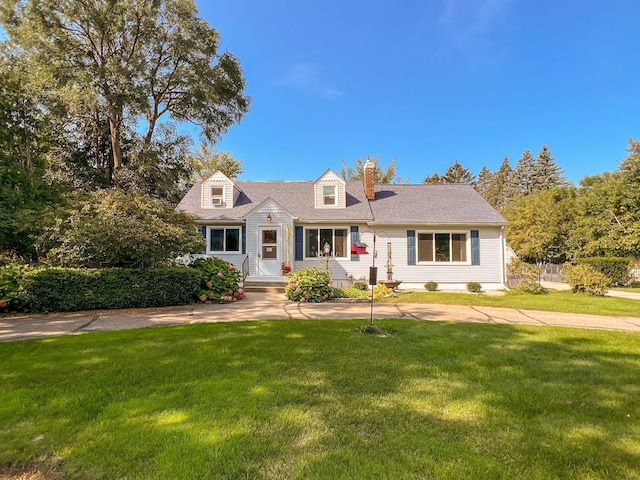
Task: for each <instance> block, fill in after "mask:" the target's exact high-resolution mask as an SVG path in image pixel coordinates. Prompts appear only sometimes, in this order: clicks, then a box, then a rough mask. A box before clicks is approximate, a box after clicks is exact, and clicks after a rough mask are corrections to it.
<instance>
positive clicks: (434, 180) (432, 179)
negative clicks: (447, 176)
mask: <svg viewBox="0 0 640 480" xmlns="http://www.w3.org/2000/svg"><path fill="white" fill-rule="evenodd" d="M422 183H426V184H427V185H437V184H439V183H444V179H443V177H441V176H440V174H439V173H438V172H433V175H427V176H426V177H424V179H423V180H422Z"/></svg>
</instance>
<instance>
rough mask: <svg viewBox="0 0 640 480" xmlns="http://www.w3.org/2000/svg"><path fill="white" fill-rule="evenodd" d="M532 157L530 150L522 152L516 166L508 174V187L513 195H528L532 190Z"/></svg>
mask: <svg viewBox="0 0 640 480" xmlns="http://www.w3.org/2000/svg"><path fill="white" fill-rule="evenodd" d="M534 163H535V161H534V159H533V155H532V154H531V150H525V151H524V152H522V156H521V157H520V159H519V160H518V162H517V163H516V167H515V168H514V169H513V172H512V173H511V175H510V179H509V188H510V189H511V190H512V191H513V193H514V194H515V195H530V194H532V193H533V192H534V189H533V175H534V173H533V172H534Z"/></svg>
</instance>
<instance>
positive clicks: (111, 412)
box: [0, 320, 640, 478]
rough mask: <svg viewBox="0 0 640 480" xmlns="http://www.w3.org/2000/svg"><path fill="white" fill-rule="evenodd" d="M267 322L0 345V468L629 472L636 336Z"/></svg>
mask: <svg viewBox="0 0 640 480" xmlns="http://www.w3.org/2000/svg"><path fill="white" fill-rule="evenodd" d="M383 324H384V325H385V327H386V329H388V330H389V331H390V332H391V333H392V336H390V337H385V338H380V337H378V336H376V335H362V334H360V332H359V331H358V328H359V327H360V324H359V323H358V321H305V322H296V321H271V322H269V321H265V322H252V323H233V324H209V325H197V326H189V327H172V328H157V329H147V330H136V331H127V332H110V333H99V334H90V335H83V336H79V337H62V338H56V339H47V340H38V341H26V342H16V343H12V344H3V345H0V349H1V351H0V353H1V354H2V359H3V362H2V364H1V366H0V382H1V383H2V384H3V389H2V392H0V424H1V425H3V427H2V430H0V445H3V447H1V448H0V465H2V464H6V463H9V462H18V463H20V462H23V463H25V464H27V463H29V462H30V461H33V460H34V459H36V458H41V457H43V456H44V457H47V456H60V457H62V458H63V459H64V461H65V464H64V465H65V469H66V472H67V473H68V475H69V477H70V478H121V477H127V478H337V477H342V478H418V477H422V478H424V477H437V478H442V477H449V478H587V477H588V478H634V477H637V476H638V475H640V447H639V446H638V445H637V442H636V441H635V439H637V438H638V436H639V435H640V427H638V422H637V417H638V414H639V413H640V403H639V402H640V401H639V400H638V399H639V398H640V355H639V353H640V337H638V336H637V335H634V334H628V333H624V332H605V331H586V330H571V329H553V328H539V327H513V326H506V325H469V324H454V323H432V322H428V323H427V322H414V321H398V320H386V321H384V322H383Z"/></svg>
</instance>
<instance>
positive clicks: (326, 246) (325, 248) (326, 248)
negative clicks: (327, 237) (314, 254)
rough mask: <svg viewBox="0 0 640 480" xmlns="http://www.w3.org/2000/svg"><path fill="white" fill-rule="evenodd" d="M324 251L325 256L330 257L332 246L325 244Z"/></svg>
mask: <svg viewBox="0 0 640 480" xmlns="http://www.w3.org/2000/svg"><path fill="white" fill-rule="evenodd" d="M322 251H323V252H324V254H325V255H329V254H330V253H331V245H329V244H328V243H326V242H325V244H324V247H322Z"/></svg>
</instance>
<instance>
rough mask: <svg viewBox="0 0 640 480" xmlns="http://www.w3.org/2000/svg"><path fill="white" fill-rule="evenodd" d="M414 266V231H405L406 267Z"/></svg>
mask: <svg viewBox="0 0 640 480" xmlns="http://www.w3.org/2000/svg"><path fill="white" fill-rule="evenodd" d="M415 264H416V231H415V230H407V265H415Z"/></svg>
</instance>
